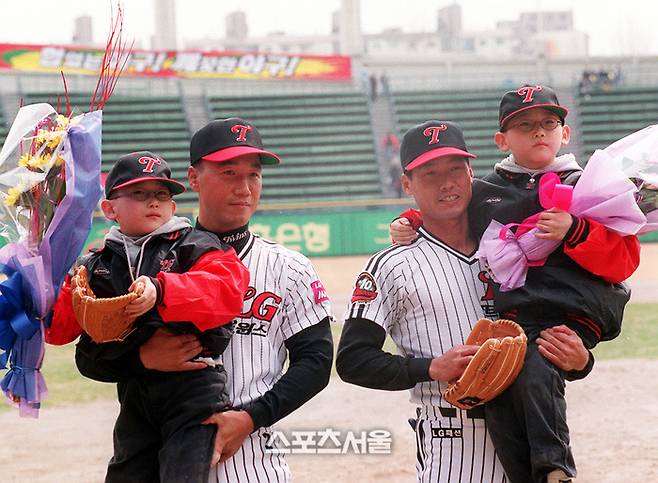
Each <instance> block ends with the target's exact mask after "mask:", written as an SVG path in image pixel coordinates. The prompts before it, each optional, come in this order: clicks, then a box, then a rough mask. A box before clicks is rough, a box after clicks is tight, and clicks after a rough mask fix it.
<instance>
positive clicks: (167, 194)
mask: <svg viewBox="0 0 658 483" xmlns="http://www.w3.org/2000/svg"><path fill="white" fill-rule="evenodd" d="M116 198H131V199H133V200H135V201H148V200H150V199H151V198H155V199H157V200H158V201H169V200H170V199H171V198H172V195H171V191H169V190H158V191H146V190H135V191H127V192H125V193H118V194H116V195H113V196H112V198H111V199H116Z"/></svg>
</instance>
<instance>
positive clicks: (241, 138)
mask: <svg viewBox="0 0 658 483" xmlns="http://www.w3.org/2000/svg"><path fill="white" fill-rule="evenodd" d="M252 129H253V128H252V127H251V126H245V125H244V124H236V125H235V126H233V127H232V128H231V132H232V133H237V132H238V131H240V134H239V135H238V137H237V138H235V140H236V141H246V140H247V133H248V132H251V131H252Z"/></svg>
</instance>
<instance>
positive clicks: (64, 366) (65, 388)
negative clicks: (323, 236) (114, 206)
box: [0, 304, 658, 411]
mask: <svg viewBox="0 0 658 483" xmlns="http://www.w3.org/2000/svg"><path fill="white" fill-rule="evenodd" d="M341 328H342V324H334V326H333V336H334V342H335V345H337V344H338V340H339V338H340V331H341ZM384 349H385V350H387V351H389V352H395V347H394V345H393V343H392V341H391V340H390V339H387V341H386V343H385V346H384ZM74 352H75V346H74V345H73V344H69V345H66V346H62V347H56V346H48V347H47V349H46V357H45V361H44V366H43V374H44V377H45V378H46V382H47V384H48V398H47V399H46V400H45V401H44V405H46V406H65V405H71V404H75V403H80V402H87V401H93V400H100V399H105V400H107V399H114V398H115V397H116V391H115V387H114V384H105V383H100V382H95V381H91V380H89V379H86V378H84V377H83V376H81V375H80V374H79V373H78V371H77V369H76V367H75V362H74ZM594 355H595V357H596V359H597V360H606V359H658V304H631V305H629V306H628V308H627V310H626V314H625V318H624V325H623V328H622V333H621V335H620V336H619V337H617V338H616V339H615V340H613V341H610V342H605V343H602V344H600V345H599V346H598V347H597V348H596V349H594ZM3 374H4V372H1V373H0V376H1V375H3ZM334 374H335V371H334ZM8 409H10V406H9V405H7V404H0V411H6V410H8Z"/></svg>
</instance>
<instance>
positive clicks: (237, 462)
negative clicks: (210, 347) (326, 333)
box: [208, 232, 331, 483]
mask: <svg viewBox="0 0 658 483" xmlns="http://www.w3.org/2000/svg"><path fill="white" fill-rule="evenodd" d="M248 236H249V237H250V239H249V241H248V242H247V244H246V245H245V246H244V248H243V249H242V250H240V252H239V253H238V255H239V257H240V259H241V260H242V261H243V263H244V264H245V265H246V266H247V268H248V269H249V272H250V274H251V275H250V281H249V289H248V291H247V294H246V295H245V302H244V309H243V313H242V314H240V316H239V317H238V319H237V320H236V323H235V326H234V329H235V332H234V335H233V337H232V339H231V343H230V345H229V346H228V348H227V349H226V350H225V351H224V354H223V356H222V358H223V362H224V366H225V367H226V371H227V373H228V391H229V395H230V398H231V401H232V405H233V406H236V407H239V406H244V405H246V404H248V403H249V402H251V401H253V400H255V399H257V398H259V397H260V396H262V395H263V394H264V393H266V392H267V391H268V390H270V389H271V388H272V386H273V385H274V383H276V382H277V381H278V380H279V378H280V377H281V376H282V374H283V369H284V363H285V361H286V357H287V351H286V347H285V346H284V342H285V341H286V339H289V338H290V337H292V336H293V335H295V334H297V333H298V332H300V331H301V330H303V329H305V328H307V327H310V326H312V325H314V324H317V323H318V322H320V321H321V320H323V319H325V318H327V317H329V316H330V314H331V309H330V306H329V299H328V298H327V295H326V293H325V292H324V289H323V287H322V285H321V283H320V282H319V279H318V276H317V274H316V272H315V270H314V269H313V266H312V265H311V262H310V261H309V260H308V259H307V258H306V257H305V256H303V255H302V254H300V253H298V252H295V251H292V250H289V249H287V248H285V247H283V246H281V245H278V244H276V243H273V242H270V241H267V240H264V239H263V238H261V237H259V236H257V235H254V234H252V233H250V232H248ZM219 431H221V428H219ZM269 434H270V430H269V428H260V429H258V430H257V431H255V432H253V433H252V434H251V435H250V436H249V437H248V438H247V439H246V440H245V442H244V443H243V445H242V447H241V448H240V450H238V452H237V453H236V454H235V455H234V456H233V457H231V458H230V459H228V460H227V461H226V462H224V463H222V464H220V465H218V466H217V467H215V468H211V471H210V476H209V480H208V481H209V482H213V483H214V482H221V483H224V482H226V483H229V482H230V483H236V482H267V481H270V482H285V481H289V480H290V470H289V469H288V465H287V463H286V461H285V458H284V456H283V455H282V454H280V453H273V452H267V451H266V448H265V445H266V443H268V439H269Z"/></svg>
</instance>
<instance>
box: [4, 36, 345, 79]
mask: <svg viewBox="0 0 658 483" xmlns="http://www.w3.org/2000/svg"><path fill="white" fill-rule="evenodd" d="M102 58H103V51H102V50H98V49H91V48H85V47H66V46H55V45H17V44H0V69H5V70H15V71H23V72H48V73H54V74H59V72H60V71H63V72H64V73H65V74H67V73H70V74H88V75H94V76H97V75H98V69H99V67H100V64H101V60H102ZM122 62H123V59H121V61H120V63H122ZM123 75H129V76H145V77H180V78H188V79H227V78H228V79H254V80H335V81H348V80H350V79H351V77H352V63H351V59H350V57H345V56H338V55H336V56H322V55H306V54H300V55H289V54H270V53H262V52H201V51H154V50H134V51H132V52H131V53H130V54H129V58H128V62H127V63H126V68H125V70H124V73H123Z"/></svg>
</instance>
